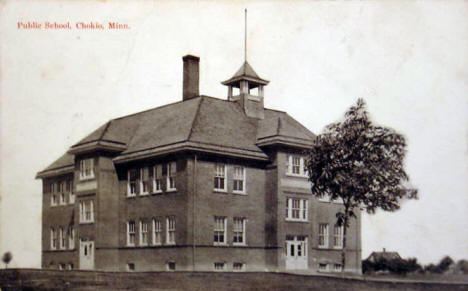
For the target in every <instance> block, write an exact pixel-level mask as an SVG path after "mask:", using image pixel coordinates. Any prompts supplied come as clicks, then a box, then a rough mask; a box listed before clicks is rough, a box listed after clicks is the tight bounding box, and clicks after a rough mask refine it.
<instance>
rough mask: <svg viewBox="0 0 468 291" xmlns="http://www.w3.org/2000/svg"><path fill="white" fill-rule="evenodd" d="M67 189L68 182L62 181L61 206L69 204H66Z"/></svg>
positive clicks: (60, 185) (60, 188)
mask: <svg viewBox="0 0 468 291" xmlns="http://www.w3.org/2000/svg"><path fill="white" fill-rule="evenodd" d="M65 188H67V182H66V181H62V182H60V183H59V193H60V194H59V197H60V200H59V203H60V205H65V204H67V202H66V199H65V193H66V192H67V191H66V189H65Z"/></svg>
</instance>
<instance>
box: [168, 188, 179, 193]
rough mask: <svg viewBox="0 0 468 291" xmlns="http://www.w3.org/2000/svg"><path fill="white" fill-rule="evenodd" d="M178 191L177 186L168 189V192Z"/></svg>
mask: <svg viewBox="0 0 468 291" xmlns="http://www.w3.org/2000/svg"><path fill="white" fill-rule="evenodd" d="M176 191H177V188H171V189H167V190H166V193H171V192H176Z"/></svg>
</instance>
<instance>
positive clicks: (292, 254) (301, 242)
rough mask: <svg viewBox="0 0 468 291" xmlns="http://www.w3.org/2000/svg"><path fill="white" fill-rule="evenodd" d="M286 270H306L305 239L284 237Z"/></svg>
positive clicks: (302, 237) (301, 237)
mask: <svg viewBox="0 0 468 291" xmlns="http://www.w3.org/2000/svg"><path fill="white" fill-rule="evenodd" d="M286 269H287V270H301V269H307V237H305V236H287V237H286Z"/></svg>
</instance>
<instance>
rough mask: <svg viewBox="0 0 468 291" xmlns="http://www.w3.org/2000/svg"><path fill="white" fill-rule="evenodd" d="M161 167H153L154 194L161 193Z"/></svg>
mask: <svg viewBox="0 0 468 291" xmlns="http://www.w3.org/2000/svg"><path fill="white" fill-rule="evenodd" d="M162 181H163V180H162V165H156V166H154V167H153V189H154V191H153V192H154V193H161V192H162Z"/></svg>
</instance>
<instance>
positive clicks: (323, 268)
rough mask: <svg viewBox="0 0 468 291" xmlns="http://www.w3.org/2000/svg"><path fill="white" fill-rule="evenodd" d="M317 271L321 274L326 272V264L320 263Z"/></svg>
mask: <svg viewBox="0 0 468 291" xmlns="http://www.w3.org/2000/svg"><path fill="white" fill-rule="evenodd" d="M318 270H319V271H321V272H327V271H328V264H324V263H320V264H318Z"/></svg>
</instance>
